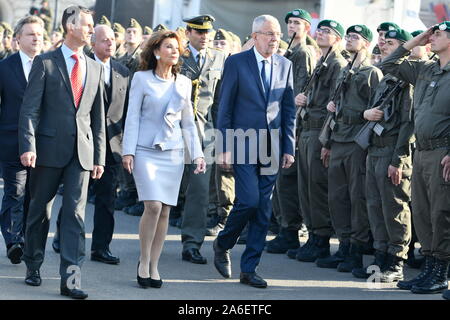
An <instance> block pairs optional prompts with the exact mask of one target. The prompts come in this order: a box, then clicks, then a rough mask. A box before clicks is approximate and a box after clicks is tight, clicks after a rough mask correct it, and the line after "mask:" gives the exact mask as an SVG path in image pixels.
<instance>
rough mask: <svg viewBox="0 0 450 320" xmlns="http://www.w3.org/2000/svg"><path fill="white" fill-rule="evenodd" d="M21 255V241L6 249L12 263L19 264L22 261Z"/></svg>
mask: <svg viewBox="0 0 450 320" xmlns="http://www.w3.org/2000/svg"><path fill="white" fill-rule="evenodd" d="M22 255H23V245H22V244H21V243H15V244H13V245H12V246H11V247H10V248H9V249H8V258H9V260H11V263H12V264H19V263H20V262H22V260H21V257H22Z"/></svg>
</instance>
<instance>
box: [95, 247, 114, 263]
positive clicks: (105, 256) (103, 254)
mask: <svg viewBox="0 0 450 320" xmlns="http://www.w3.org/2000/svg"><path fill="white" fill-rule="evenodd" d="M91 260H92V261H98V262H103V263H106V264H119V263H120V259H119V258H118V257H114V256H113V255H112V254H111V252H109V250H94V251H91Z"/></svg>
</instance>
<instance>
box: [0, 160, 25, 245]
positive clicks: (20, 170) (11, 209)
mask: <svg viewBox="0 0 450 320" xmlns="http://www.w3.org/2000/svg"><path fill="white" fill-rule="evenodd" d="M0 167H1V168H2V176H3V182H4V187H3V191H4V193H3V199H2V208H1V211H0V227H1V231H2V235H3V238H4V239H5V244H6V245H7V246H10V245H13V244H15V243H23V242H24V229H25V228H24V227H25V220H26V219H25V217H26V213H27V211H28V208H27V207H28V204H29V191H28V190H27V189H28V181H27V176H28V173H29V169H27V168H25V167H24V166H22V164H21V163H20V161H1V162H0Z"/></svg>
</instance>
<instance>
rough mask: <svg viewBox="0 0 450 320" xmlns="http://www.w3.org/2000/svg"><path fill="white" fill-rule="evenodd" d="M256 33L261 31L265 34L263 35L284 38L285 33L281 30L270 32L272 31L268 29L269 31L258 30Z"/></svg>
mask: <svg viewBox="0 0 450 320" xmlns="http://www.w3.org/2000/svg"><path fill="white" fill-rule="evenodd" d="M256 33H260V34H263V35H265V36H268V37H271V38H273V37H276V38H282V37H283V34H282V33H281V32H270V31H268V32H261V31H258V32H256Z"/></svg>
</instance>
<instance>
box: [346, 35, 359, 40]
mask: <svg viewBox="0 0 450 320" xmlns="http://www.w3.org/2000/svg"><path fill="white" fill-rule="evenodd" d="M359 39H361V37H360V36H358V35H357V34H347V35H345V40H347V41H348V40H355V41H356V40H359Z"/></svg>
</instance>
